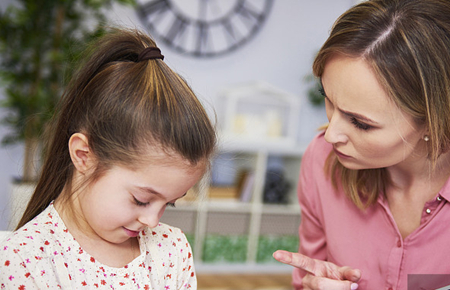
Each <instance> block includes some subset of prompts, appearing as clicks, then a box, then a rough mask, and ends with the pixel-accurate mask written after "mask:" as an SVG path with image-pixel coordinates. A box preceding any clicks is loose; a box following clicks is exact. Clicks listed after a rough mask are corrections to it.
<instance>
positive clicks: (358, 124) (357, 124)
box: [350, 117, 372, 131]
mask: <svg viewBox="0 0 450 290" xmlns="http://www.w3.org/2000/svg"><path fill="white" fill-rule="evenodd" d="M350 121H351V122H352V124H353V125H355V127H356V128H358V129H361V130H364V131H367V130H369V129H371V128H372V126H370V125H367V124H366V123H362V122H360V121H358V120H357V119H356V118H355V117H350Z"/></svg>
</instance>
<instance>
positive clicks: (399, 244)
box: [389, 241, 402, 289]
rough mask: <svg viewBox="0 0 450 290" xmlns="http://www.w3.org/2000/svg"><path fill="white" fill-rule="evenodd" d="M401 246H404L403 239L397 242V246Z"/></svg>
mask: <svg viewBox="0 0 450 290" xmlns="http://www.w3.org/2000/svg"><path fill="white" fill-rule="evenodd" d="M401 246H402V242H401V241H398V242H397V247H399V248H400V247H401ZM389 289H391V288H389Z"/></svg>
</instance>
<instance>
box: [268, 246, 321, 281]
mask: <svg viewBox="0 0 450 290" xmlns="http://www.w3.org/2000/svg"><path fill="white" fill-rule="evenodd" d="M273 257H274V258H275V259H276V260H278V261H280V262H281V263H284V264H288V265H291V266H294V267H297V268H300V269H302V270H304V271H306V272H308V273H310V274H313V275H316V273H315V269H316V261H315V260H314V259H311V258H309V257H307V256H305V255H302V254H300V253H295V254H293V253H291V252H287V251H282V250H278V251H276V252H275V253H273Z"/></svg>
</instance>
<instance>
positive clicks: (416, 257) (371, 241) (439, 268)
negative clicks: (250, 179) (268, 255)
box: [293, 133, 450, 290]
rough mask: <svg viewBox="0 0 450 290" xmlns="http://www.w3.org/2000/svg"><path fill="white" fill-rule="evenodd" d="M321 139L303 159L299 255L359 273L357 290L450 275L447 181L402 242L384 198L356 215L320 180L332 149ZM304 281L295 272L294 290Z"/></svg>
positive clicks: (393, 286) (390, 289)
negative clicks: (414, 228)
mask: <svg viewBox="0 0 450 290" xmlns="http://www.w3.org/2000/svg"><path fill="white" fill-rule="evenodd" d="M323 135H324V134H323V133H321V134H319V135H318V136H316V138H315V139H314V140H313V141H312V142H311V144H310V145H309V146H308V149H307V150H306V152H305V154H304V156H303V159H302V164H301V173H300V180H299V187H298V198H299V202H300V207H301V224H300V228H299V236H300V249H299V252H300V253H302V254H304V255H307V256H309V257H312V258H315V259H320V260H326V261H330V262H332V263H335V264H337V265H339V266H350V267H352V268H355V269H360V270H361V273H362V278H361V280H360V282H359V283H358V284H359V288H358V290H382V289H386V290H393V289H399V290H400V289H402V290H403V289H404V290H406V289H407V285H408V276H409V278H410V279H411V278H414V277H417V276H415V275H412V274H450V246H449V245H450V204H449V203H448V201H449V200H450V180H449V181H447V183H446V184H445V185H444V187H443V188H442V189H441V190H440V192H439V193H438V194H437V195H436V197H435V198H433V199H432V200H430V201H429V202H427V203H426V204H425V207H424V208H423V212H422V219H421V223H420V226H419V228H417V229H416V230H415V231H414V232H412V233H411V234H410V235H409V236H408V237H406V238H405V239H404V240H403V239H402V236H401V234H400V232H399V230H398V228H397V225H396V223H395V221H394V218H393V216H392V214H391V212H390V210H389V206H388V204H387V202H386V200H385V199H384V198H383V197H380V198H379V200H378V203H377V204H376V205H374V206H372V207H370V208H368V209H367V210H366V211H361V210H359V209H358V208H357V207H356V206H355V205H354V204H353V203H352V202H351V201H350V200H349V199H348V198H347V197H346V196H345V193H344V192H341V191H336V190H334V189H333V187H332V185H331V182H330V180H329V179H328V178H326V176H325V174H324V163H325V160H326V158H327V156H328V154H329V153H330V151H331V150H332V146H331V145H330V144H328V143H327V142H326V141H325V139H324V136H323ZM303 275H304V273H303V272H302V271H300V270H299V269H294V272H293V285H294V286H295V287H296V289H301V277H302V276H303ZM430 277H431V276H430ZM447 285H450V280H449V283H448V284H447ZM444 286H446V285H444ZM433 289H434V288H433Z"/></svg>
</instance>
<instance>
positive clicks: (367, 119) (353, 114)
mask: <svg viewBox="0 0 450 290" xmlns="http://www.w3.org/2000/svg"><path fill="white" fill-rule="evenodd" d="M320 85H321V86H322V91H323V93H324V95H325V96H324V97H325V99H327V100H328V101H329V102H330V103H333V102H331V100H330V98H328V96H327V94H326V93H325V88H324V87H323V84H322V79H320ZM338 110H339V111H340V112H341V113H342V114H344V115H346V116H349V117H353V118H356V119H358V120H360V121H364V122H368V123H372V124H376V125H378V124H379V123H378V122H376V121H374V120H372V119H370V118H368V117H366V116H363V115H361V114H358V113H353V112H349V111H346V110H342V109H340V108H338Z"/></svg>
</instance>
